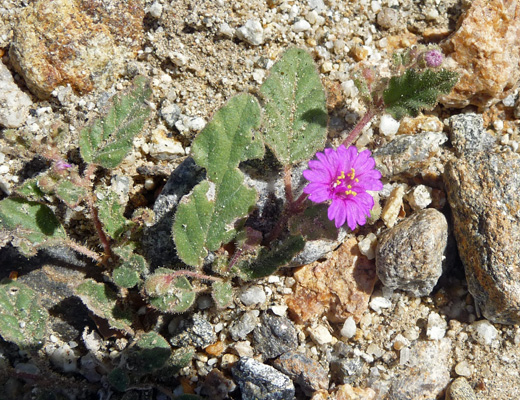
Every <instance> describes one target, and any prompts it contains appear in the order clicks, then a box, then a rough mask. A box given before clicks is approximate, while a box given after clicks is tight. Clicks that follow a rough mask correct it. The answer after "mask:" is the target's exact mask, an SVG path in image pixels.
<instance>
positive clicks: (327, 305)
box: [287, 238, 376, 322]
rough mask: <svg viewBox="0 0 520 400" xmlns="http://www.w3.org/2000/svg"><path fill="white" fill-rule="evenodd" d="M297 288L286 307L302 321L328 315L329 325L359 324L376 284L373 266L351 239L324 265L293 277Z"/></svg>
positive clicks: (317, 263)
mask: <svg viewBox="0 0 520 400" xmlns="http://www.w3.org/2000/svg"><path fill="white" fill-rule="evenodd" d="M294 278H295V279H296V282H297V286H296V289H295V291H294V294H293V295H292V296H290V297H289V298H288V299H287V305H288V306H289V309H290V310H291V312H292V313H293V315H294V316H295V317H297V319H298V320H300V321H311V320H313V319H316V318H318V317H320V316H321V315H323V314H325V313H326V314H327V316H328V319H329V320H330V321H336V322H339V321H345V320H346V319H347V318H348V317H350V316H352V317H354V319H355V320H356V321H359V319H360V318H361V315H362V314H363V313H364V312H365V310H366V309H367V308H368V301H369V299H370V295H371V294H372V290H373V289H374V283H375V280H376V275H375V267H374V262H373V261H370V260H368V259H367V258H366V257H365V256H363V255H361V253H360V252H359V249H358V246H357V240H356V239H355V238H350V239H349V240H347V241H346V242H345V243H344V244H343V245H342V246H341V247H340V248H339V249H338V250H337V251H335V252H334V254H333V255H332V256H331V258H330V259H328V260H327V261H325V262H320V261H316V262H314V263H312V264H309V265H306V266H304V267H302V268H300V269H299V270H298V271H296V272H295V273H294Z"/></svg>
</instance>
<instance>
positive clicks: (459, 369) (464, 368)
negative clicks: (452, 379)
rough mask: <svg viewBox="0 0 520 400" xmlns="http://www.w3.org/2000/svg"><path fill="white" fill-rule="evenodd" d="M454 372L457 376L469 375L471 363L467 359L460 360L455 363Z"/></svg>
mask: <svg viewBox="0 0 520 400" xmlns="http://www.w3.org/2000/svg"><path fill="white" fill-rule="evenodd" d="M455 373H456V374H457V375H459V376H465V377H470V376H471V365H469V363H468V362H467V361H461V362H460V363H458V364H457V365H455Z"/></svg>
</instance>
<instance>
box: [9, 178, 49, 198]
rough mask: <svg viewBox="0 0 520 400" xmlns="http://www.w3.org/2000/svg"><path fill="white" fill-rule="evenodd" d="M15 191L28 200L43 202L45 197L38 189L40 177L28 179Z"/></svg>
mask: <svg viewBox="0 0 520 400" xmlns="http://www.w3.org/2000/svg"><path fill="white" fill-rule="evenodd" d="M15 191H16V193H17V194H18V195H20V196H23V197H25V198H26V199H28V200H34V201H41V200H43V198H44V196H45V193H44V192H43V191H42V190H41V189H40V188H39V187H38V177H35V178H31V179H27V180H26V181H25V182H24V183H22V184H21V185H20V186H19V187H18V188H16V190H15Z"/></svg>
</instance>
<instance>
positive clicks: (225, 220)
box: [173, 94, 263, 266]
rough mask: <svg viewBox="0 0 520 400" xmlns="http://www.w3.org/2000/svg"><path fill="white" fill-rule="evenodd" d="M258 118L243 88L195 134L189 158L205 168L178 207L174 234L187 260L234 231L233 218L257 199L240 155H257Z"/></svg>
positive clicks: (197, 261) (192, 261)
mask: <svg viewBox="0 0 520 400" xmlns="http://www.w3.org/2000/svg"><path fill="white" fill-rule="evenodd" d="M259 124H260V107H259V105H258V102H257V101H256V99H255V98H254V97H252V96H250V95H247V94H242V95H239V96H236V97H234V98H232V99H231V100H230V101H229V102H228V103H227V104H226V105H225V106H224V107H222V108H221V109H220V110H219V111H217V113H216V114H215V116H214V117H213V120H212V121H210V122H209V123H208V124H207V125H206V127H205V128H204V129H203V130H202V132H201V133H200V134H199V135H198V136H197V138H196V139H195V140H194V142H193V145H192V153H193V158H194V159H195V161H196V162H197V164H199V165H200V166H202V167H204V168H206V176H207V179H208V180H206V181H202V182H201V183H199V184H198V185H197V186H195V188H194V189H193V191H192V193H191V194H190V195H189V196H185V197H183V199H182V201H181V203H180V204H179V206H178V208H177V213H176V215H175V222H174V225H173V237H174V240H175V245H176V247H177V253H178V255H179V257H180V258H181V259H182V261H184V262H185V263H186V264H188V265H192V266H200V265H202V262H203V259H204V257H206V255H207V253H208V251H213V250H217V249H218V248H219V247H220V246H221V244H222V243H227V242H229V241H230V240H231V239H232V238H233V237H234V236H235V233H236V232H235V229H234V224H235V222H236V221H237V220H239V219H240V218H243V217H244V216H246V215H247V213H248V212H249V211H250V208H251V207H253V206H254V204H255V202H256V191H255V190H254V189H250V188H248V187H246V186H245V185H244V176H243V174H242V172H241V171H240V170H239V169H238V164H239V163H240V162H241V161H244V160H247V159H250V158H255V157H261V156H262V154H263V147H262V145H261V142H259V141H255V140H254V139H253V133H252V130H253V129H254V128H257V127H258V126H259Z"/></svg>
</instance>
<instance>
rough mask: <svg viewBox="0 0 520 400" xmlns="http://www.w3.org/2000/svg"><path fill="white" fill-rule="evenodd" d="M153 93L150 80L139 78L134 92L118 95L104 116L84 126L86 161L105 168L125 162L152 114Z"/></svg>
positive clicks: (82, 145)
mask: <svg viewBox="0 0 520 400" xmlns="http://www.w3.org/2000/svg"><path fill="white" fill-rule="evenodd" d="M151 94H152V90H151V88H150V85H149V82H148V80H147V79H146V78H145V77H143V76H139V77H137V78H136V79H135V80H134V88H133V90H132V91H131V92H130V93H128V94H126V95H120V96H118V97H117V98H116V99H115V100H114V102H113V106H112V108H111V109H110V110H109V111H108V113H107V114H106V115H105V116H104V117H103V118H101V119H97V120H96V121H94V123H93V124H92V125H90V126H88V127H86V128H84V129H83V130H82V131H81V132H80V137H79V148H80V152H81V157H83V160H85V161H86V162H88V163H94V164H99V165H101V166H103V167H105V168H114V167H116V166H117V165H118V164H119V163H120V162H121V161H123V158H125V157H126V155H127V154H128V152H129V151H130V150H131V148H132V142H133V139H134V136H136V135H137V134H138V133H139V132H141V130H142V129H143V126H144V123H145V121H146V119H147V118H148V116H149V115H150V108H149V107H148V104H147V101H148V99H149V98H150V96H151Z"/></svg>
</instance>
